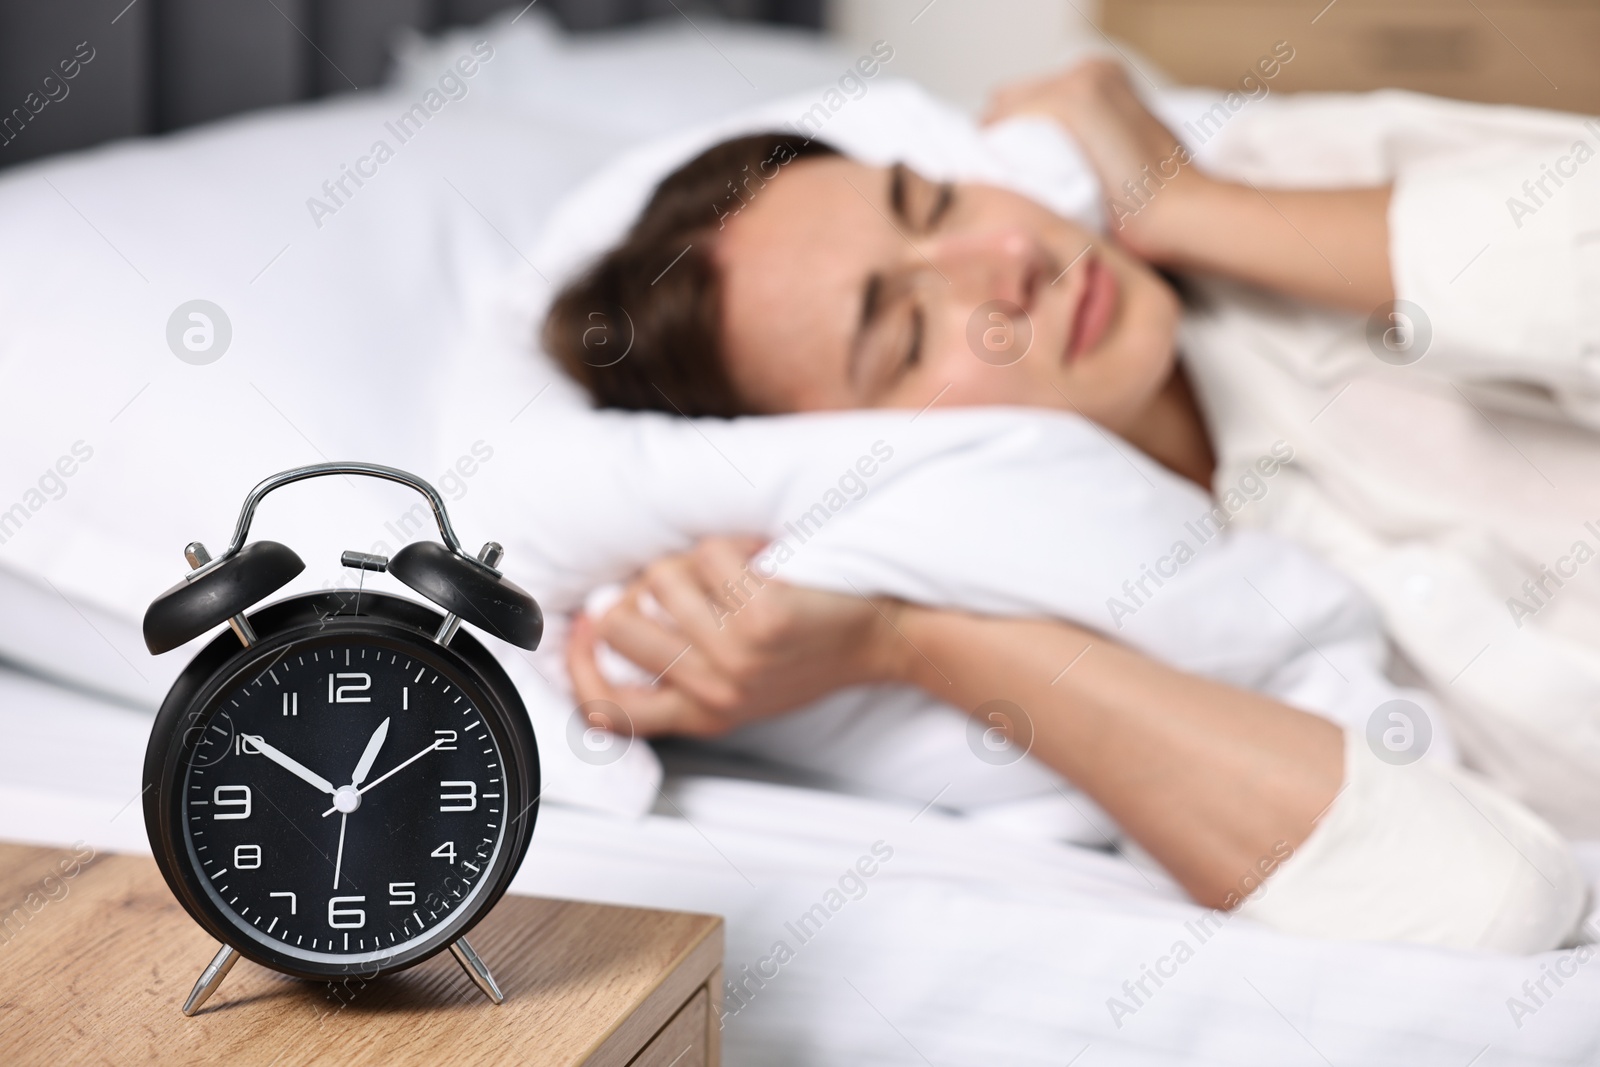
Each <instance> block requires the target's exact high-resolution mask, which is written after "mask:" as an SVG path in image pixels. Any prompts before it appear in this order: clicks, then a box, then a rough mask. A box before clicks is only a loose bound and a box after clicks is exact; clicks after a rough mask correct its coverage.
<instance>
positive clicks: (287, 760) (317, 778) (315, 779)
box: [242, 734, 334, 796]
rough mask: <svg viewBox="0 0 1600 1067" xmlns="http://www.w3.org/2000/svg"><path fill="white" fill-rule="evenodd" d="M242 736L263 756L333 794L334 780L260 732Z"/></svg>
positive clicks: (325, 791)
mask: <svg viewBox="0 0 1600 1067" xmlns="http://www.w3.org/2000/svg"><path fill="white" fill-rule="evenodd" d="M242 736H243V737H244V739H245V740H246V741H248V742H250V744H252V745H254V746H255V747H256V749H257V750H258V751H259V752H260V753H261V754H262V755H263V756H265V757H267V758H268V759H269V760H271V761H272V762H273V763H276V764H277V765H278V766H280V767H282V768H283V769H284V770H286V771H288V772H289V773H290V774H292V775H294V776H295V777H297V778H299V779H301V780H302V781H305V782H309V783H310V784H311V785H314V786H316V787H317V788H318V789H320V790H322V791H323V792H324V793H327V794H328V795H330V796H331V795H333V793H334V788H333V783H332V782H330V781H328V780H327V779H326V778H324V777H322V775H320V774H318V773H317V772H316V771H314V770H312V769H311V768H310V767H307V766H306V765H305V764H303V763H301V762H300V761H299V760H297V759H295V758H293V757H292V756H286V755H284V754H283V753H282V752H280V751H278V750H277V749H276V748H274V747H273V746H272V745H269V744H267V743H266V742H265V741H263V740H262V739H261V735H260V734H244V735H242Z"/></svg>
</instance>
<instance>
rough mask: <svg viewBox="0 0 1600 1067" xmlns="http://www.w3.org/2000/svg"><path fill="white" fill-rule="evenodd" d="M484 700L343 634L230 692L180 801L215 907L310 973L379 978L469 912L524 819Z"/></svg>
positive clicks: (435, 671) (189, 764)
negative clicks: (347, 971) (328, 966)
mask: <svg viewBox="0 0 1600 1067" xmlns="http://www.w3.org/2000/svg"><path fill="white" fill-rule="evenodd" d="M472 691H473V690H472V687H471V685H470V684H464V680H463V679H462V678H461V677H459V676H457V674H456V673H455V672H453V671H452V669H451V666H450V664H449V663H448V661H447V660H446V659H445V658H444V657H439V656H430V655H428V654H427V653H426V651H425V649H424V648H423V647H419V645H418V644H416V643H409V644H408V643H406V642H399V641H392V640H385V639H382V638H378V637H373V636H366V635H349V636H340V635H336V634H329V635H325V636H321V637H316V638H311V639H308V640H302V641H298V642H296V643H294V644H292V645H290V646H288V647H287V648H285V649H283V650H281V651H280V652H279V653H278V654H277V655H276V656H274V657H272V659H271V660H270V661H268V662H267V663H266V664H265V665H263V666H262V667H261V668H260V669H259V671H257V670H255V668H252V673H251V674H249V675H248V676H247V677H242V678H240V679H237V680H236V681H235V682H234V683H232V684H231V685H230V686H228V687H226V688H224V689H222V690H221V691H220V692H219V693H218V694H217V695H216V696H215V697H213V698H212V699H211V700H210V702H209V704H208V707H207V708H206V709H205V711H204V712H203V713H202V715H201V716H200V718H199V719H198V720H197V729H198V730H199V735H198V738H197V739H195V740H194V743H193V746H192V749H191V750H190V752H189V754H188V757H187V761H186V767H185V768H184V770H183V774H182V779H181V789H180V794H181V795H180V798H179V803H180V810H179V818H180V821H181V824H182V837H183V845H182V847H183V848H184V849H185V851H186V852H187V855H188V860H189V863H190V865H191V867H192V869H193V870H194V871H195V872H196V877H195V879H194V880H195V881H197V882H198V883H199V885H200V887H201V890H202V892H203V893H204V894H205V896H206V897H208V898H210V901H211V904H212V905H213V906H214V907H215V909H216V910H218V911H220V913H221V914H222V915H223V916H224V917H225V918H226V919H227V920H228V922H229V923H231V924H232V925H233V926H235V927H237V928H238V930H239V931H241V932H242V933H243V935H245V936H246V937H247V938H249V939H251V940H253V941H255V942H257V943H259V944H262V945H265V946H268V947H270V949H272V950H273V951H274V952H277V953H282V954H285V955H287V956H290V957H294V958H297V959H300V960H304V961H306V962H307V963H308V964H311V965H315V964H318V963H341V964H351V963H365V962H368V961H374V962H377V963H378V964H380V965H381V963H382V962H383V961H385V960H390V959H393V958H395V957H396V956H397V955H399V954H403V953H405V952H407V951H408V950H410V949H413V948H415V947H416V946H417V945H418V944H419V943H421V942H423V941H426V940H427V939H428V937H429V935H430V932H437V931H438V929H439V928H440V927H442V926H444V925H446V924H449V923H450V922H451V921H452V919H454V918H456V917H457V916H458V915H460V914H462V913H463V912H464V911H470V910H471V909H472V908H474V907H475V906H476V903H477V898H479V897H480V895H482V894H483V893H484V892H485V891H486V887H487V886H489V884H490V883H489V878H488V876H489V873H490V871H491V869H492V868H494V866H495V864H496V861H497V859H498V858H499V854H500V852H501V850H502V849H503V848H504V847H505V842H506V838H507V827H508V825H509V824H510V823H511V822H512V820H513V819H514V818H515V817H516V816H517V815H518V813H517V812H516V811H514V810H509V809H510V805H509V804H508V803H507V798H508V797H514V796H515V795H516V794H515V792H514V790H512V789H511V788H509V786H508V781H509V780H510V775H509V774H508V772H507V769H506V761H505V759H504V756H503V754H502V744H501V742H500V741H499V740H498V739H497V736H496V735H497V733H499V732H500V731H497V730H496V729H494V728H493V725H494V724H493V721H492V717H491V716H489V715H486V714H485V710H486V709H484V708H482V707H480V706H479V705H478V702H476V701H475V700H474V699H473V697H472V696H471V695H469V694H470V693H471V692H472ZM235 940H237V938H235Z"/></svg>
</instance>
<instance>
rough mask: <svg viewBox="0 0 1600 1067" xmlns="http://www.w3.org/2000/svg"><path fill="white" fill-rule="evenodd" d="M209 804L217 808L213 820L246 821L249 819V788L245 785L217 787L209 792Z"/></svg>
mask: <svg viewBox="0 0 1600 1067" xmlns="http://www.w3.org/2000/svg"><path fill="white" fill-rule="evenodd" d="M211 802H212V803H213V804H215V805H216V806H217V807H219V808H232V809H234V810H232V811H226V812H223V811H219V812H217V813H216V814H215V815H213V816H212V818H213V819H248V818H249V817H250V787H249V786H247V785H219V786H217V788H215V789H213V790H212V791H211Z"/></svg>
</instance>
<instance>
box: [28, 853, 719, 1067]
mask: <svg viewBox="0 0 1600 1067" xmlns="http://www.w3.org/2000/svg"><path fill="white" fill-rule="evenodd" d="M470 937H471V939H472V943H473V946H474V947H475V948H476V949H477V950H478V953H479V955H481V956H482V957H483V960H484V962H485V963H487V964H488V966H489V968H490V970H492V971H493V972H494V975H495V977H496V979H498V980H499V982H500V985H501V988H502V989H503V990H504V991H505V994H506V1002H505V1004H503V1005H501V1006H499V1007H495V1006H494V1005H491V1004H490V1003H489V1002H488V1000H487V999H485V998H484V997H483V995H482V994H481V993H479V992H478V990H477V988H476V987H475V986H473V985H472V983H471V982H470V981H469V980H468V978H467V976H466V975H465V974H464V973H463V972H462V970H461V969H460V967H459V966H457V964H456V962H455V960H454V959H453V958H451V957H450V955H449V954H448V953H442V954H440V955H438V956H435V957H433V958H432V959H430V960H428V961H427V962H425V963H422V964H419V965H418V966H416V967H413V968H411V969H410V970H408V971H403V972H401V973H400V974H397V975H392V976H389V977H387V978H382V979H378V980H375V981H371V982H363V981H362V980H360V979H356V978H352V979H349V980H347V981H346V983H345V984H342V985H341V984H337V983H336V984H333V985H330V984H328V983H313V982H303V981H298V980H296V979H292V978H286V977H283V976H282V975H278V974H276V973H275V972H272V971H269V970H267V969H265V968H262V967H259V966H257V965H256V964H254V963H251V962H250V961H249V960H240V961H239V963H238V965H237V966H235V967H234V969H233V973H232V974H230V975H229V976H228V979H227V981H226V982H224V983H223V985H222V987H221V988H220V989H219V990H218V991H217V992H216V994H215V995H213V996H212V998H211V1000H210V1001H209V1002H208V1003H207V1004H206V1006H205V1008H204V1010H203V1011H201V1012H200V1014H198V1015H197V1016H195V1017H194V1018H192V1019H188V1018H185V1017H184V1016H183V1014H182V1013H181V1012H180V1011H179V1006H180V1005H181V1004H182V1002H183V999H184V998H185V997H186V996H187V995H188V993H189V990H190V988H192V986H193V985H194V981H195V979H196V978H197V977H198V976H199V974H200V971H201V970H202V969H203V968H204V967H205V965H206V963H207V962H208V961H209V960H210V959H211V957H212V955H213V954H214V953H215V952H216V950H217V948H218V947H219V946H218V945H217V943H216V942H215V941H213V940H212V939H211V938H210V937H209V936H207V935H206V933H205V932H204V931H203V930H201V929H200V928H199V927H198V926H196V925H195V924H194V922H193V921H192V920H191V919H190V918H189V917H188V915H187V914H185V913H184V911H183V909H182V908H181V907H179V905H178V903H177V901H175V900H174V899H173V897H172V894H171V893H170V892H169V891H168V889H167V887H166V884H165V883H164V882H163V881H162V880H161V875H160V873H159V872H158V871H157V870H156V866H155V862H154V861H153V860H151V859H150V858H148V857H145V856H124V855H98V856H91V854H90V851H89V849H87V847H82V848H80V849H79V851H78V852H77V853H76V854H75V853H74V852H73V850H70V849H41V848H31V847H23V846H17V845H8V844H3V843H0V1035H3V1037H0V1062H4V1063H6V1064H64V1063H73V1064H78V1063H114V1064H128V1063H133V1064H142V1063H161V1064H189V1063H217V1062H226V1063H230V1064H263V1065H266V1064H270V1065H274V1067H291V1065H296V1064H311V1063H325V1062H335V1061H336V1062H338V1063H339V1064H341V1065H356V1064H394V1063H430V1064H468V1063H470V1064H499V1063H519V1064H538V1065H558V1064H559V1065H569V1064H591V1065H595V1067H623V1065H627V1064H629V1063H632V1062H634V1059H635V1057H636V1056H638V1055H639V1053H640V1051H641V1050H642V1049H645V1048H646V1046H648V1045H650V1044H651V1043H652V1041H653V1040H654V1039H656V1038H657V1037H658V1036H661V1037H663V1039H664V1042H665V1040H666V1039H667V1038H668V1037H669V1036H670V1040H671V1041H672V1042H675V1043H677V1044H679V1045H683V1044H686V1043H688V1042H686V1041H683V1040H679V1039H680V1037H682V1036H684V1035H685V1034H687V1032H688V1029H689V1028H693V1026H695V1025H698V1027H699V1032H700V1034H701V1035H703V1036H702V1039H701V1042H700V1047H701V1048H703V1049H704V1050H705V1056H704V1059H703V1060H702V1059H696V1058H693V1057H692V1056H686V1057H685V1059H684V1060H683V1061H680V1064H679V1067H684V1064H686V1063H690V1062H693V1063H697V1064H698V1063H701V1062H704V1063H707V1064H712V1065H715V1064H716V1063H717V1062H718V1036H719V1031H718V1027H717V1008H718V1006H719V1005H720V1002H721V995H720V993H721V990H720V984H721V983H720V981H717V980H716V978H717V976H718V975H720V971H721V963H722V942H723V933H722V920H721V919H720V918H718V917H716V916H711V915H695V914H688V913H684V912H668V911H652V910H646V909H642V908H619V907H611V906H608V905H601V904H586V903H577V902H573V901H563V900H549V899H544V898H538V897H518V896H507V897H505V898H504V899H502V900H501V901H500V903H499V904H498V905H496V906H495V909H494V911H493V912H491V913H490V915H489V916H488V917H487V918H486V919H484V921H483V922H482V923H481V924H479V926H478V927H477V928H476V929H475V930H474V931H473V932H472V934H471V935H470ZM691 1001H693V1002H695V1003H697V1004H699V1005H700V1007H699V1008H695V1007H693V1006H690V1007H689V1008H688V1009H687V1010H683V1009H685V1006H686V1005H690V1003H691ZM685 1020H698V1022H693V1021H691V1022H685ZM669 1023H670V1024H671V1026H672V1029H671V1031H670V1034H669V1032H668V1031H667V1030H665V1029H664V1028H667V1027H668V1025H669ZM658 1047H665V1043H663V1044H662V1045H661V1046H658ZM677 1051H679V1050H674V1052H673V1055H677ZM639 1062H641V1063H644V1062H652V1063H653V1062H654V1060H646V1059H641V1060H640V1061H639ZM663 1062H670V1057H669V1058H668V1060H667V1061H663Z"/></svg>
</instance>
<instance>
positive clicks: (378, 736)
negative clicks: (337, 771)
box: [350, 719, 389, 785]
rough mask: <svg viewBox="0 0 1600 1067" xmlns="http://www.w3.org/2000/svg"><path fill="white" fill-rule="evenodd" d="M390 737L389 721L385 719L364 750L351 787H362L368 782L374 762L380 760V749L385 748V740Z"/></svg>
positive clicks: (352, 778) (351, 779) (351, 780)
mask: <svg viewBox="0 0 1600 1067" xmlns="http://www.w3.org/2000/svg"><path fill="white" fill-rule="evenodd" d="M388 736H389V720H388V719H384V720H383V721H382V722H380V723H379V724H378V729H377V730H376V731H375V732H374V733H373V735H372V739H371V740H370V741H368V742H367V747H366V748H365V749H363V750H362V752H361V760H360V762H358V763H357V764H356V773H354V774H352V775H351V776H350V784H351V785H360V784H361V783H362V782H364V781H366V780H367V775H368V774H369V773H370V772H371V771H372V761H373V760H375V759H377V758H378V749H380V748H382V747H383V739H384V738H386V737H388Z"/></svg>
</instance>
